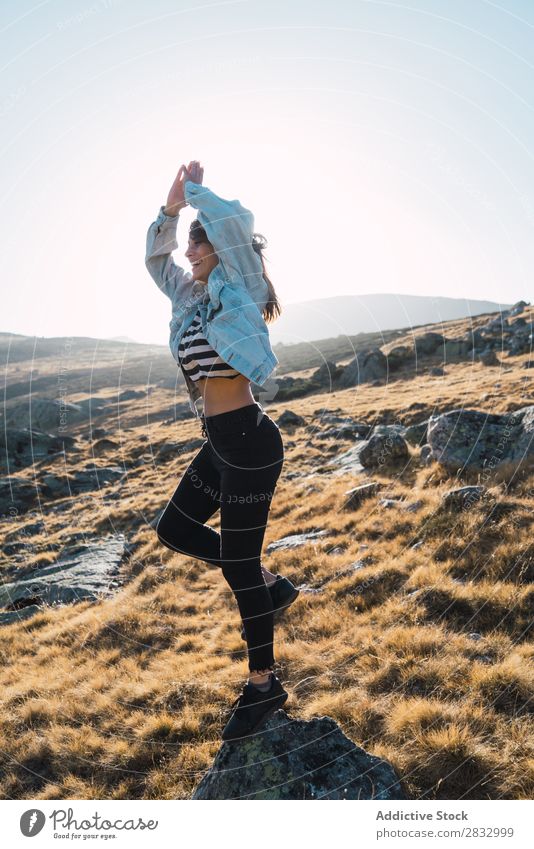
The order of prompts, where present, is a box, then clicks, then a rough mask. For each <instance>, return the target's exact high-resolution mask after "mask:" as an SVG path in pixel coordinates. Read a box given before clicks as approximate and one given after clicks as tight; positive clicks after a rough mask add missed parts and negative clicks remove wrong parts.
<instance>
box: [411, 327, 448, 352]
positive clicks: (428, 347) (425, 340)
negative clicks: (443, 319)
mask: <svg viewBox="0 0 534 849" xmlns="http://www.w3.org/2000/svg"><path fill="white" fill-rule="evenodd" d="M444 343H445V337H444V336H442V335H441V333H434V332H433V331H430V332H429V333H422V334H421V336H415V338H414V347H415V350H416V353H417V356H418V357H422V356H423V357H424V356H428V355H429V354H434V353H438V354H439V353H441V351H442V350H443V344H444ZM438 349H440V350H438Z"/></svg>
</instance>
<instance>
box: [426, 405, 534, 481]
mask: <svg viewBox="0 0 534 849" xmlns="http://www.w3.org/2000/svg"><path fill="white" fill-rule="evenodd" d="M427 437H428V444H429V445H430V448H431V459H432V460H437V461H438V462H439V463H440V464H441V465H443V466H445V467H446V468H448V469H449V470H450V471H453V472H456V471H459V470H461V469H464V468H472V469H478V470H482V469H488V470H490V469H497V468H499V467H501V466H508V465H509V464H512V465H513V466H514V467H519V466H521V467H522V468H524V469H526V468H529V467H530V466H531V465H532V462H533V460H534V406H531V407H523V408H522V409H520V410H516V411H515V412H513V413H503V414H502V415H498V414H494V413H483V412H480V411H478V410H463V409H459V410H451V411H450V412H448V413H443V414H441V415H439V416H436V417H433V416H431V418H430V421H429V425H428V430H427Z"/></svg>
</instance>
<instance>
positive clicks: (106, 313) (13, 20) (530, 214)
mask: <svg viewBox="0 0 534 849" xmlns="http://www.w3.org/2000/svg"><path fill="white" fill-rule="evenodd" d="M0 31H1V34H2V50H1V56H2V59H1V60H0V62H1V65H2V74H1V93H0V122H1V127H2V135H1V156H0V178H1V179H0V215H1V216H2V221H1V222H0V223H1V228H2V234H3V239H2V242H3V246H4V247H3V263H2V274H3V277H4V281H3V282H4V286H3V292H4V297H3V309H2V323H1V326H0V330H2V331H12V332H15V333H25V334H30V335H38V336H55V335H67V336H69V335H72V336H80V335H86V336H95V337H107V336H114V335H127V336H130V337H132V338H134V339H136V340H138V341H140V342H151V343H162V344H165V343H166V342H167V340H168V322H169V320H170V302H169V301H168V300H167V299H166V297H165V296H164V295H162V294H161V293H160V292H159V291H158V289H157V287H156V284H155V283H154V282H153V281H152V279H151V278H150V276H149V275H148V272H147V271H146V269H145V265H144V252H145V239H146V231H147V228H148V225H149V224H150V223H151V222H152V221H153V220H154V218H155V217H156V215H157V212H158V210H159V207H160V205H161V204H164V203H165V201H166V198H167V193H168V191H169V188H170V186H171V184H172V182H173V179H174V177H175V175H176V173H177V171H178V169H179V167H180V165H181V164H182V162H188V161H189V160H190V159H199V160H200V161H201V163H202V164H203V166H204V183H205V185H206V186H208V187H209V188H211V189H213V190H214V191H216V192H217V193H218V194H220V195H222V196H223V197H226V198H238V199H239V200H240V201H241V202H242V203H243V204H244V206H246V207H248V208H249V209H251V210H252V211H253V212H254V215H255V229H256V230H257V231H258V232H261V233H263V235H264V236H265V237H266V238H267V240H268V242H269V246H268V248H267V252H266V256H267V259H268V268H269V270H270V276H271V278H272V280H273V283H274V285H275V288H276V291H277V293H278V296H279V298H280V300H281V302H282V305H283V304H284V303H291V302H297V301H301V300H307V299H313V298H321V297H324V296H325V295H346V294H357V295H363V294H368V293H380V292H391V293H398V294H414V295H424V294H427V295H431V296H451V297H465V298H472V299H477V298H480V299H489V300H494V301H497V302H499V303H512V302H514V301H517V300H519V299H520V298H524V299H525V300H531V298H532V290H533V287H532V276H533V265H534V239H533V238H532V236H533V230H534V174H533V156H534V151H533V147H532V138H533V124H534V93H533V92H534V87H533V82H534V51H533V50H532V44H533V43H534V2H532V1H531V0H502V2H500V3H497V2H489V0H469V2H465V0H409V2H406V3H404V2H400V0H387V2H386V0H330V2H324V0H224V1H223V2H200V0H95V2H91V0H68V2H67V0H56V1H55V2H54V0H41V2H39V0H37V2H36V0H31V2H30V0H16V2H15V0H11V2H9V0H8V2H3V3H2V4H1V5H0ZM194 215H195V213H194V210H192V209H187V210H186V211H185V212H184V213H182V215H181V220H180V225H179V230H178V242H179V245H180V248H179V250H178V251H177V252H176V253H175V260H176V262H178V263H179V264H180V265H184V267H185V268H187V269H189V268H190V266H189V264H188V263H187V260H185V258H184V257H183V254H182V251H183V250H184V249H185V246H186V241H187V229H188V225H189V222H190V220H191V219H192V218H193V217H194Z"/></svg>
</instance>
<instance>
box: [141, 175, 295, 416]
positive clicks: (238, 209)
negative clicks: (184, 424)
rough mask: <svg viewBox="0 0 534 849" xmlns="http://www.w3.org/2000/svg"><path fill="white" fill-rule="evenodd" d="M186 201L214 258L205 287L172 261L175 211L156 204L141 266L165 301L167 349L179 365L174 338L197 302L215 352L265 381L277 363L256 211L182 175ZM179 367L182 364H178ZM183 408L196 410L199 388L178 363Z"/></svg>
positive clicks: (179, 335) (184, 327) (188, 320)
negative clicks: (256, 239)
mask: <svg viewBox="0 0 534 849" xmlns="http://www.w3.org/2000/svg"><path fill="white" fill-rule="evenodd" d="M184 192H185V199H186V201H187V203H188V204H189V205H190V206H192V207H194V208H195V209H197V210H198V212H197V218H198V220H199V222H200V224H201V225H202V227H203V228H204V230H205V231H206V235H207V237H208V239H209V241H210V242H211V244H212V245H213V248H214V250H215V252H216V254H217V256H218V258H219V262H218V264H217V265H216V266H215V268H214V269H213V270H212V271H211V272H210V274H209V277H208V282H207V285H204V284H203V283H199V282H198V281H193V279H192V274H191V272H189V271H184V269H183V268H181V267H180V266H178V265H176V264H175V263H174V261H173V259H172V256H171V253H172V251H174V250H176V248H177V247H178V243H177V241H176V227H177V223H178V215H175V216H169V215H165V213H164V212H163V209H164V207H163V206H161V207H160V210H159V213H158V216H157V218H156V220H155V221H153V222H152V224H151V225H150V227H149V228H148V232H147V240H146V255H145V265H146V268H147V269H148V272H149V273H150V275H151V277H152V278H153V279H154V280H155V282H156V283H157V285H158V286H159V288H160V289H161V291H162V292H164V293H165V294H166V295H167V296H168V297H169V298H170V300H171V306H172V319H171V321H170V324H169V327H170V337H169V347H170V349H171V353H172V355H173V357H174V359H175V360H176V362H177V363H178V364H180V360H179V358H178V347H179V345H180V340H181V338H182V336H183V334H184V333H185V331H186V330H187V328H188V327H189V325H190V324H191V322H192V321H193V319H194V317H195V314H196V312H197V310H198V309H199V307H200V317H201V322H202V331H203V334H204V337H205V338H206V340H207V341H208V342H209V344H210V345H211V346H212V347H213V349H214V350H215V351H216V353H217V354H219V356H221V357H222V359H223V360H224V361H225V362H227V363H228V364H229V365H231V366H232V367H233V368H235V369H237V371H239V372H241V374H244V375H245V377H247V378H248V379H249V380H251V381H253V382H254V383H257V384H258V385H259V386H264V384H265V382H266V381H267V379H268V378H269V376H270V375H271V374H272V372H273V371H274V369H275V368H276V366H277V365H278V362H279V361H278V358H277V357H276V355H275V354H274V352H273V350H272V348H271V344H270V340H269V330H268V328H267V325H266V323H265V321H264V319H263V315H262V309H263V308H264V307H265V304H266V303H267V300H268V288H267V283H266V282H265V280H264V278H263V269H262V265H261V260H260V258H259V256H258V255H257V254H256V252H255V251H254V249H253V247H252V233H253V231H254V216H253V215H252V213H251V212H250V211H249V210H248V209H245V207H243V206H242V205H241V204H240V203H239V201H238V200H223V199H222V198H220V197H218V196H217V195H216V194H214V192H212V191H210V189H208V188H207V187H206V186H202V185H199V184H198V183H193V182H191V180H187V181H186V182H185V186H184ZM180 365H181V364H180ZM182 373H183V375H184V379H185V383H186V386H187V390H188V393H189V406H190V408H191V410H192V412H193V413H194V414H195V415H196V416H198V415H199V404H200V402H201V400H202V396H201V393H200V389H199V388H198V386H197V385H196V384H195V383H194V381H192V380H191V378H190V377H189V376H188V375H187V373H186V372H185V370H184V369H183V367H182Z"/></svg>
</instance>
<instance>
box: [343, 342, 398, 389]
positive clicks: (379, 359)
mask: <svg viewBox="0 0 534 849" xmlns="http://www.w3.org/2000/svg"><path fill="white" fill-rule="evenodd" d="M386 374H387V358H386V356H385V354H384V353H383V352H382V351H381V350H380V348H373V349H372V350H370V351H362V352H361V353H359V354H356V356H355V357H354V359H352V360H351V361H350V362H349V363H347V365H346V366H345V368H344V369H343V373H342V374H341V377H340V378H339V381H338V384H337V385H338V386H339V388H340V389H347V388H348V387H350V386H358V385H359V384H360V383H367V382H369V381H372V380H376V379H382V378H384V377H385V376H386Z"/></svg>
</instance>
